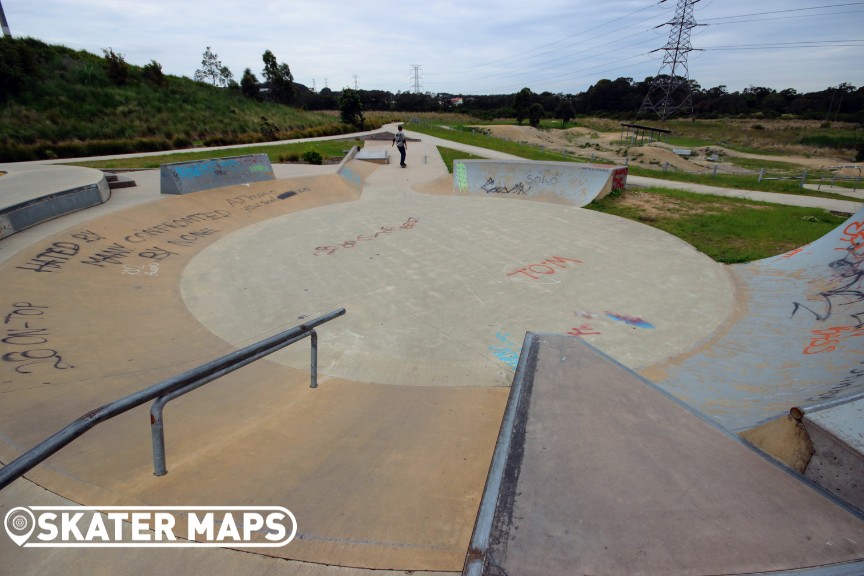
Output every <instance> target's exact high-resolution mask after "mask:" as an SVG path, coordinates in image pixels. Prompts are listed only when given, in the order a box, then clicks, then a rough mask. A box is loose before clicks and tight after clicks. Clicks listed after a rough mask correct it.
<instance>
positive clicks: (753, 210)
mask: <svg viewBox="0 0 864 576" xmlns="http://www.w3.org/2000/svg"><path fill="white" fill-rule="evenodd" d="M586 208H588V209H589V210H596V211H598V212H604V213H606V214H613V215H615V216H620V217H622V218H627V219H629V220H635V221H637V222H642V223H645V224H648V225H650V226H653V227H654V228H659V229H660V230H663V231H665V232H668V233H670V234H672V235H674V236H677V237H678V238H681V239H682V240H684V241H685V242H688V243H689V244H692V245H693V246H694V247H695V248H696V249H697V250H699V251H700V252H703V253H704V254H707V255H708V256H710V257H711V258H713V259H714V260H716V261H718V262H723V263H726V264H731V263H738V262H749V261H751V260H759V259H761V258H769V257H771V256H776V255H779V254H784V253H786V252H789V251H790V250H794V249H795V248H798V247H800V246H804V245H805V244H809V243H810V242H813V241H814V240H816V239H818V238H820V237H822V236H824V235H825V234H827V233H828V232H830V231H831V230H833V229H834V228H836V227H837V226H839V225H840V224H841V223H842V222H843V221H844V220H845V218H843V217H841V216H836V215H834V214H831V213H828V212H826V211H825V210H822V209H819V208H799V207H795V206H781V205H777V204H766V203H763V202H752V201H749V200H742V199H739V198H726V197H723V196H711V195H705V194H693V193H690V192H682V191H678V190H668V189H664V188H646V189H639V190H634V189H628V190H626V191H625V192H623V193H620V194H614V195H610V196H607V197H605V198H601V199H600V200H596V201H594V202H592V203H591V204H589V205H588V206H586Z"/></svg>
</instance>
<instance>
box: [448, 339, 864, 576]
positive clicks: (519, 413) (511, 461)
mask: <svg viewBox="0 0 864 576" xmlns="http://www.w3.org/2000/svg"><path fill="white" fill-rule="evenodd" d="M544 335H545V334H540V333H534V332H527V333H526V335H525V340H524V343H523V346H522V352H521V354H520V356H519V364H518V366H517V369H516V373H515V375H514V378H513V385H512V387H511V390H510V396H509V398H508V400H507V407H506V409H505V412H504V418H503V420H502V424H501V428H500V431H499V436H498V440H497V442H496V444H495V452H494V455H493V458H492V463H491V465H490V468H489V475H488V476H487V480H486V486H485V487H484V491H483V497H482V499H481V503H480V509H479V511H478V513H477V520H476V522H475V526H474V531H473V533H472V537H471V542H470V545H469V548H468V553H467V555H466V559H465V566H464V568H463V572H462V574H463V576H483V574H484V568H485V561H486V554H487V552H488V550H489V545H490V541H491V536H492V532H493V530H494V528H495V526H494V522H495V516H496V515H497V512H498V511H499V509H501V508H502V506H503V507H504V508H506V506H508V502H507V500H508V499H509V500H510V503H509V505H510V506H512V500H513V498H515V493H514V494H507V493H506V492H504V491H503V489H504V487H505V479H506V481H507V483H510V484H513V482H515V480H518V473H519V468H520V466H519V464H521V458H522V454H521V450H519V451H518V453H511V450H512V449H513V446H514V444H516V443H518V438H519V437H520V434H521V436H522V437H523V438H524V434H525V428H526V425H527V414H528V410H529V408H530V402H531V392H532V388H533V383H534V375H535V370H536V365H537V358H538V354H539V347H540V345H541V344H542V338H543V337H544ZM582 344H583V345H584V346H585V347H586V348H588V349H589V350H591V351H592V352H594V353H595V354H597V355H598V356H599V357H600V358H602V359H604V360H606V361H608V362H610V363H611V364H613V365H615V366H617V367H618V368H619V369H621V370H624V371H625V372H627V373H629V374H630V375H632V376H634V377H635V378H637V379H638V380H639V381H641V382H642V383H644V384H646V385H648V386H649V387H651V388H652V389H654V390H655V391H656V392H659V393H660V394H661V395H662V396H664V397H665V398H667V399H668V400H671V401H672V402H674V403H675V404H677V405H678V406H680V407H682V408H684V409H685V410H687V411H688V412H690V413H691V414H693V415H695V416H696V417H698V418H700V419H701V420H703V421H704V422H706V423H707V424H709V425H710V426H711V427H712V428H714V429H715V430H717V431H718V432H720V433H722V434H724V435H725V436H726V437H727V438H729V439H731V440H733V441H734V442H737V443H738V444H741V445H743V446H745V447H746V448H747V449H749V450H751V451H753V452H755V453H756V454H758V455H759V456H760V457H762V458H763V459H764V460H766V461H767V462H769V463H770V464H772V465H773V466H775V467H777V468H779V469H780V470H782V471H783V472H784V473H786V474H789V475H790V476H792V477H793V478H795V479H796V480H798V481H799V482H802V483H804V484H805V485H807V486H808V487H810V488H811V489H813V490H814V491H816V492H817V493H819V494H821V495H822V496H823V497H825V498H826V499H828V500H829V501H831V502H832V503H834V504H836V505H837V506H839V507H840V508H842V509H843V510H845V511H847V512H848V513H850V514H852V515H853V516H855V517H856V518H859V519H860V520H862V521H864V512H862V511H861V510H858V509H857V508H855V507H853V506H850V504H849V503H848V502H845V501H844V500H842V499H840V498H838V497H837V496H835V495H834V494H832V493H831V492H829V491H828V490H826V489H825V488H824V487H823V486H820V485H819V484H817V483H815V482H814V481H812V480H811V479H810V478H807V477H806V476H803V475H801V474H799V473H797V472H795V471H793V470H791V469H790V468H788V467H787V466H785V465H784V464H782V463H781V462H779V461H778V460H776V459H775V458H773V457H772V456H770V455H769V454H767V453H765V452H763V451H762V450H760V449H759V448H758V447H756V446H753V445H752V444H750V443H748V442H746V441H745V440H743V439H742V438H741V437H739V436H738V435H737V434H735V433H733V432H732V431H730V430H728V429H726V428H724V427H723V426H721V425H720V424H718V423H717V422H715V421H714V420H712V419H711V418H709V417H708V416H707V415H705V414H704V413H702V412H701V411H699V410H697V409H696V408H694V407H692V406H690V405H688V404H686V403H685V402H683V401H681V400H679V399H678V398H676V397H675V396H673V395H671V394H670V393H668V392H666V391H665V390H663V389H662V388H660V387H658V386H657V385H656V384H654V383H653V382H651V381H650V380H648V379H646V378H645V377H644V376H641V375H640V374H638V373H637V372H635V371H634V370H632V369H630V368H628V367H627V366H625V365H623V364H621V363H620V362H618V361H617V360H615V359H614V358H612V357H611V356H609V355H607V354H606V353H604V352H602V351H600V350H599V349H597V348H595V347H594V346H592V345H591V344H589V343H588V342H585V341H584V340H583V341H582ZM514 475H515V476H514ZM514 485H515V484H514ZM505 511H506V510H505ZM770 574H793V575H800V576H853V575H860V574H864V559H862V560H855V561H852V562H847V563H843V564H832V565H827V566H814V567H810V568H803V569H794V570H785V571H781V572H776V571H775V572H771V573H770ZM767 575H768V573H754V574H753V575H752V576H767Z"/></svg>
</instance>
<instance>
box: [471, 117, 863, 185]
mask: <svg viewBox="0 0 864 576" xmlns="http://www.w3.org/2000/svg"><path fill="white" fill-rule="evenodd" d="M476 128H477V129H478V130H483V131H486V132H488V133H489V134H491V135H493V136H496V137H498V138H505V139H508V140H513V141H515V142H523V143H526V144H533V145H537V146H543V147H544V148H551V149H553V150H559V151H564V150H565V149H566V150H567V153H568V154H575V155H577V156H581V157H586V158H593V159H595V160H596V161H598V162H612V163H615V164H623V163H624V162H625V156H624V152H625V151H626V150H627V148H626V147H625V145H624V143H622V142H621V140H620V138H621V131H620V130H618V131H615V132H597V131H594V130H591V129H590V128H584V127H576V128H568V129H564V130H558V129H552V130H538V129H536V128H532V127H531V126H477V127H476ZM692 152H693V153H694V154H693V155H692V156H691V158H684V157H682V156H680V155H678V154H676V153H675V152H674V151H673V146H671V145H669V144H666V143H664V142H654V143H651V144H646V145H641V146H632V147H630V148H629V157H630V160H629V162H630V164H633V165H638V166H642V167H646V168H656V169H662V168H663V167H664V166H665V165H666V163H668V164H669V167H670V168H674V169H675V170H677V171H681V172H694V173H697V172H711V171H713V170H714V166H717V167H718V171H720V172H722V173H726V174H730V173H733V174H734V173H743V174H752V173H754V171H753V170H748V169H746V168H741V167H738V166H735V165H734V164H733V163H731V162H729V161H728V159H730V158H735V157H737V158H750V159H764V160H765V161H766V162H772V163H774V162H785V163H789V164H792V165H795V166H800V167H802V168H804V169H808V170H816V169H827V168H828V167H831V166H841V165H850V164H851V163H850V162H848V161H846V160H843V159H841V158H832V157H806V156H778V155H774V154H772V155H760V154H748V153H744V152H737V151H735V150H730V149H728V148H724V147H722V146H705V147H699V148H694V149H692ZM709 157H711V158H712V159H713V158H717V160H708V158H709ZM724 160H725V161H724ZM856 166H858V167H860V168H861V169H862V170H864V163H861V162H859V163H857V164H856ZM838 174H842V175H848V176H858V174H859V170H858V169H856V168H847V169H845V170H842V171H840V172H838Z"/></svg>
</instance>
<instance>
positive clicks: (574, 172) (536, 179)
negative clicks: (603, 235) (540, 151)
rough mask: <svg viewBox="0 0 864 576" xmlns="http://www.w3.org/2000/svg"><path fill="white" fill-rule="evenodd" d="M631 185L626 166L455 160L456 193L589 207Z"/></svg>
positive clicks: (454, 190)
mask: <svg viewBox="0 0 864 576" xmlns="http://www.w3.org/2000/svg"><path fill="white" fill-rule="evenodd" d="M626 184H627V168H626V167H625V166H599V165H588V164H578V163H574V162H535V161H530V160H455V161H454V162H453V192H454V194H462V195H480V196H489V195H492V196H502V197H507V198H520V199H528V200H542V201H547V202H557V203H561V204H570V205H573V206H585V205H586V204H589V203H590V202H591V201H592V200H594V199H596V198H602V197H603V196H605V195H607V194H609V192H611V191H613V190H623V189H624V187H625V186H626Z"/></svg>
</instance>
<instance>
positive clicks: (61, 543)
mask: <svg viewBox="0 0 864 576" xmlns="http://www.w3.org/2000/svg"><path fill="white" fill-rule="evenodd" d="M3 526H4V527H5V528H6V534H7V535H8V536H9V538H10V539H11V540H12V541H13V542H14V543H15V544H17V545H18V546H20V547H22V548H143V547H149V546H153V547H161V548H214V547H228V548H274V547H279V546H286V545H287V544H288V543H290V542H291V541H292V540H293V539H294V536H295V535H296V534H297V520H296V519H295V518H294V515H293V514H292V513H291V512H290V511H289V510H288V509H287V508H282V507H281V506H249V507H246V506H18V507H16V508H13V509H11V510H9V512H7V513H6V516H5V517H4V519H3Z"/></svg>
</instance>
